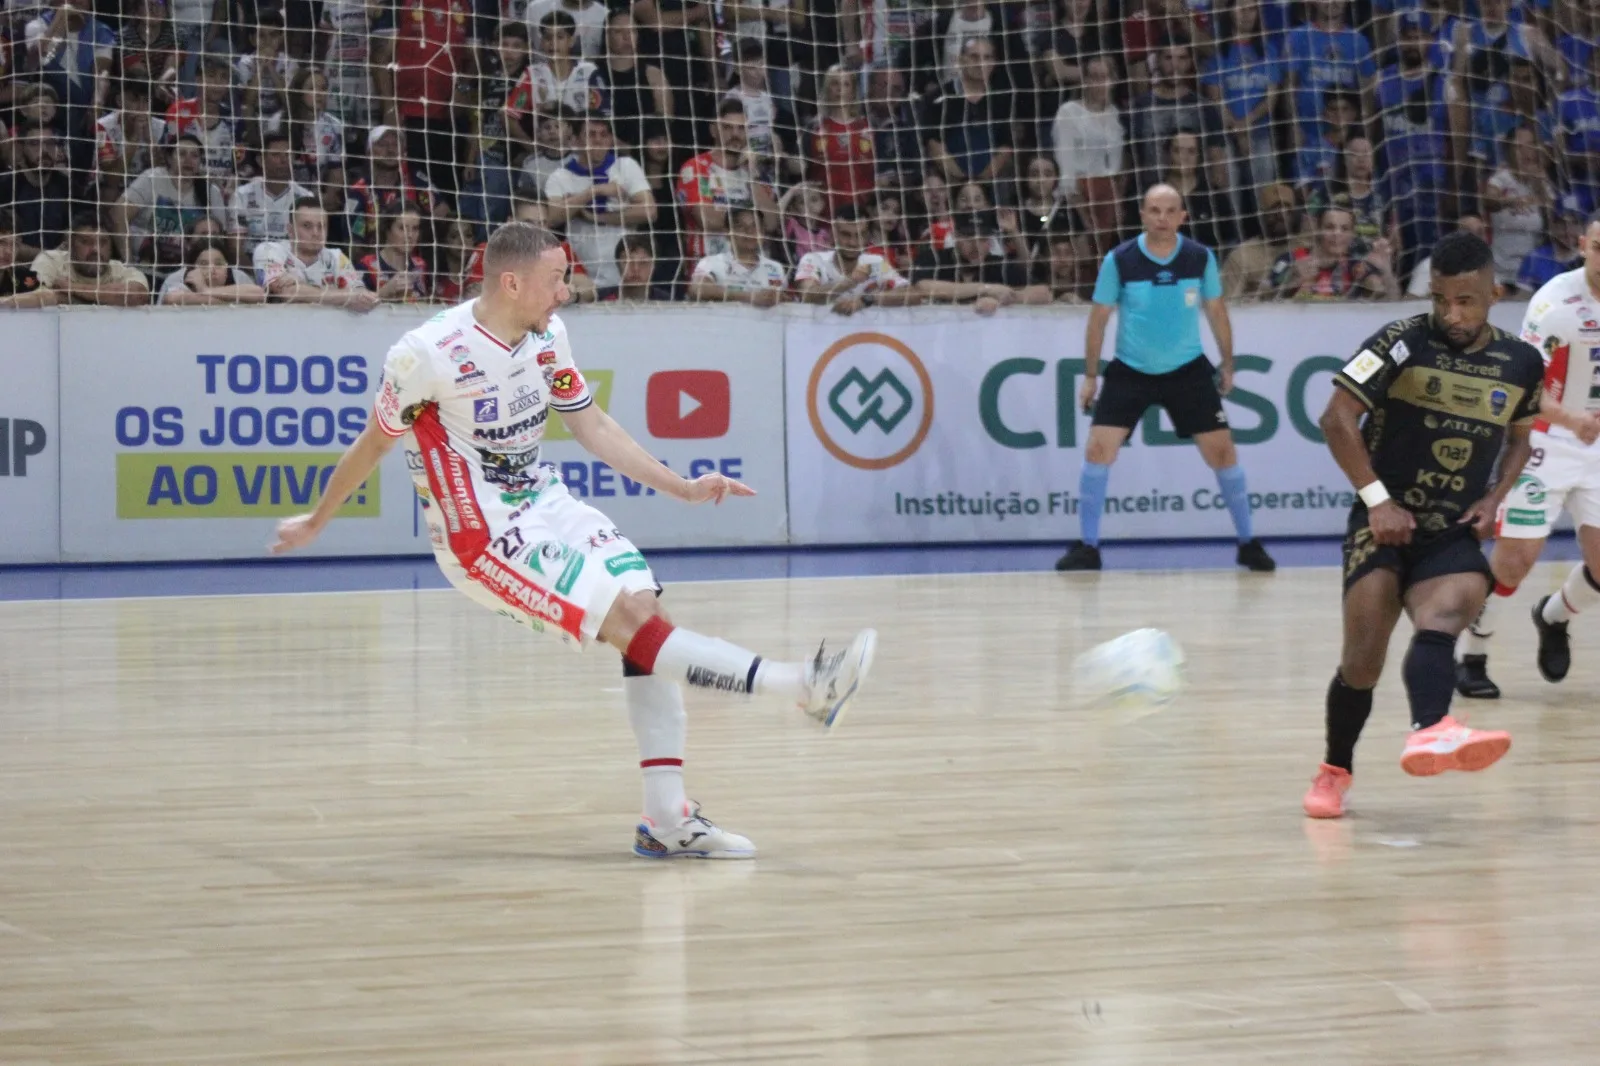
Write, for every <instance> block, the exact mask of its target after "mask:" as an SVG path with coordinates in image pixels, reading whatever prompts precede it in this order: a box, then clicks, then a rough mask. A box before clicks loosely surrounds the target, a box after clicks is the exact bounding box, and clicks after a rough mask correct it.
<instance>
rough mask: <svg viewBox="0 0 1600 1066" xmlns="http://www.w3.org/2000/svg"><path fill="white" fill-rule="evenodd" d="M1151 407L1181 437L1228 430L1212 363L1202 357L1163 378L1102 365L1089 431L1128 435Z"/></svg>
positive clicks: (1116, 363) (1113, 364)
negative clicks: (1094, 427)
mask: <svg viewBox="0 0 1600 1066" xmlns="http://www.w3.org/2000/svg"><path fill="white" fill-rule="evenodd" d="M1151 407H1162V408H1165V409H1166V412H1167V416H1168V417H1169V418H1171V419H1172V428H1173V429H1175V430H1177V432H1178V436H1180V437H1192V436H1194V435H1195V434H1196V433H1207V432H1210V431H1211V430H1214V429H1227V428H1228V415H1227V413H1226V412H1225V411H1223V409H1222V394H1221V393H1219V392H1218V391H1217V379H1216V376H1215V373H1214V371H1213V370H1212V367H1211V361H1210V360H1209V359H1207V358H1206V357H1205V356H1203V355H1201V356H1196V357H1195V358H1194V359H1193V360H1191V361H1190V362H1187V363H1184V364H1183V365H1182V366H1180V367H1179V368H1178V369H1176V370H1169V371H1168V372H1167V373H1165V374H1146V373H1144V372H1142V371H1139V370H1135V369H1133V368H1132V367H1130V366H1126V365H1124V364H1123V362H1122V360H1120V359H1113V360H1112V361H1111V362H1110V363H1109V364H1107V366H1106V375H1105V382H1104V384H1102V385H1101V386H1100V397H1099V399H1097V400H1096V401H1095V404H1094V421H1093V424H1094V425H1097V426H1117V427H1119V428H1122V429H1128V430H1131V429H1133V427H1134V426H1137V425H1138V424H1139V419H1141V418H1143V417H1144V413H1145V411H1147V410H1149V409H1150V408H1151Z"/></svg>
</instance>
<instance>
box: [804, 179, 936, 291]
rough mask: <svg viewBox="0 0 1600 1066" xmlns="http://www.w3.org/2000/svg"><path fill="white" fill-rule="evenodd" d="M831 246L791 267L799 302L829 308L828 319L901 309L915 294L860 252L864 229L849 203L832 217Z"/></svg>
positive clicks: (890, 270) (881, 264)
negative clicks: (876, 308)
mask: <svg viewBox="0 0 1600 1066" xmlns="http://www.w3.org/2000/svg"><path fill="white" fill-rule="evenodd" d="M833 229H834V240H835V242H836V243H835V245H834V247H833V248H832V249H830V250H828V251H825V252H811V253H809V254H808V255H806V256H804V257H802V258H801V260H800V263H799V265H798V266H796V267H795V272H794V282H795V288H796V290H798V292H799V293H800V299H801V300H802V301H804V302H805V303H811V304H828V305H831V307H832V310H833V312H834V314H838V315H853V314H855V313H856V312H857V311H859V310H861V309H862V308H863V307H869V306H871V305H873V304H881V305H882V306H884V307H905V306H909V305H912V304H918V303H921V302H922V297H921V294H920V293H918V292H917V291H916V290H915V289H913V288H912V286H911V283H910V282H909V281H907V280H906V279H905V278H904V277H902V276H901V275H900V273H899V272H898V271H896V270H895V269H894V267H892V266H890V265H889V263H888V262H887V261H886V260H885V259H884V258H883V256H881V255H873V254H872V253H870V252H868V251H866V235H867V234H866V230H867V224H866V222H864V221H863V220H862V218H861V215H860V213H859V212H858V211H857V210H856V209H855V207H854V206H853V205H851V204H846V205H844V206H843V207H841V208H839V210H838V211H837V212H835V213H834V216H833Z"/></svg>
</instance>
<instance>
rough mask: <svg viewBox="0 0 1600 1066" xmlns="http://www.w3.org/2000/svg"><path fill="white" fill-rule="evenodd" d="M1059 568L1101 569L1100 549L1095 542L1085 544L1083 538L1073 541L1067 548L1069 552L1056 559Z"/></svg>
mask: <svg viewBox="0 0 1600 1066" xmlns="http://www.w3.org/2000/svg"><path fill="white" fill-rule="evenodd" d="M1056 569H1057V570H1098V569H1100V549H1099V548H1096V547H1095V546H1094V545H1093V544H1085V543H1084V542H1083V541H1081V540H1075V541H1073V542H1072V546H1071V547H1070V548H1068V549H1067V554H1065V555H1063V556H1062V557H1061V558H1059V559H1057V560H1056Z"/></svg>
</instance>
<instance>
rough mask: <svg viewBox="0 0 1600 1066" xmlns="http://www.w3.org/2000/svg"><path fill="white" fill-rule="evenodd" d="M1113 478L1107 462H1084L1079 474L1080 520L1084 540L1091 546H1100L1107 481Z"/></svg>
mask: <svg viewBox="0 0 1600 1066" xmlns="http://www.w3.org/2000/svg"><path fill="white" fill-rule="evenodd" d="M1110 480H1111V467H1110V466H1109V465H1107V464H1106V463H1084V464H1083V473H1082V474H1080V475H1078V522H1079V524H1080V525H1081V527H1082V530H1083V532H1082V534H1081V536H1082V539H1083V542H1084V543H1085V544H1087V545H1089V546H1090V547H1091V548H1098V547H1099V546H1100V515H1101V514H1102V513H1103V512H1104V511H1105V509H1106V482H1108V481H1110Z"/></svg>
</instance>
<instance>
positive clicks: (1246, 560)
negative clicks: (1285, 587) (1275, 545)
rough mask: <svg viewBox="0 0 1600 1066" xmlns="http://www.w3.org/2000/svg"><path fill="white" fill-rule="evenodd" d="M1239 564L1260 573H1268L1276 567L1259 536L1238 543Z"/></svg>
mask: <svg viewBox="0 0 1600 1066" xmlns="http://www.w3.org/2000/svg"><path fill="white" fill-rule="evenodd" d="M1239 565H1240V566H1242V567H1244V568H1245V569H1247V570H1254V571H1256V572H1257V573H1262V574H1270V573H1272V572H1273V571H1274V570H1276V569H1277V568H1278V564H1277V563H1275V562H1273V561H1272V556H1270V555H1268V554H1267V549H1266V546H1265V545H1263V544H1262V543H1261V539H1260V538H1259V537H1258V538H1255V539H1253V540H1247V541H1245V542H1244V543H1243V544H1241V545H1239Z"/></svg>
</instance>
